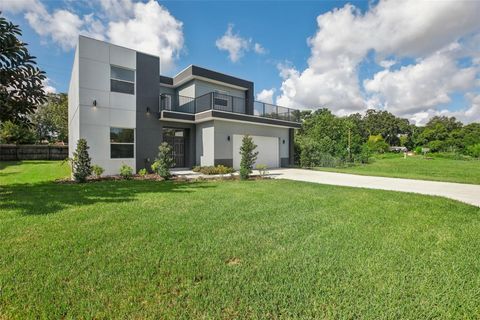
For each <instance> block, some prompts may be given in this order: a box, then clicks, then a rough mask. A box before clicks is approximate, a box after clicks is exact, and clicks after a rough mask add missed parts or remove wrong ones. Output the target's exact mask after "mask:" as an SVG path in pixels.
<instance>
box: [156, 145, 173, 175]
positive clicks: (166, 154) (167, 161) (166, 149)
mask: <svg viewBox="0 0 480 320" xmlns="http://www.w3.org/2000/svg"><path fill="white" fill-rule="evenodd" d="M173 164H174V162H173V157H172V147H171V146H170V145H169V144H168V143H167V142H162V143H161V144H160V146H159V147H158V155H157V159H155V162H154V163H153V164H152V170H153V171H155V172H156V173H157V174H158V175H159V176H160V177H162V178H163V179H165V180H168V179H169V178H170V177H171V173H170V168H171V167H172V166H173Z"/></svg>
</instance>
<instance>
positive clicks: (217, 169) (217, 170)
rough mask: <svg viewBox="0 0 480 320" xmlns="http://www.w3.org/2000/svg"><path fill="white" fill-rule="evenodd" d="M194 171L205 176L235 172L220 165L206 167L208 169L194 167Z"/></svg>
mask: <svg viewBox="0 0 480 320" xmlns="http://www.w3.org/2000/svg"><path fill="white" fill-rule="evenodd" d="M192 171H194V172H200V173H203V174H207V175H212V174H228V173H233V172H235V170H234V169H233V168H231V167H227V166H224V165H221V164H220V165H218V166H206V167H201V166H196V167H193V169H192Z"/></svg>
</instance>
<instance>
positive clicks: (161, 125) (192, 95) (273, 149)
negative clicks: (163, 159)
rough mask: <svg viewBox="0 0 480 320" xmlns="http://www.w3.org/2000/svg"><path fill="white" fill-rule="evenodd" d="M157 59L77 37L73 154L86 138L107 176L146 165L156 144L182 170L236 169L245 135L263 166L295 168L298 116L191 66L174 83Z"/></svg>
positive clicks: (248, 86)
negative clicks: (166, 150)
mask: <svg viewBox="0 0 480 320" xmlns="http://www.w3.org/2000/svg"><path fill="white" fill-rule="evenodd" d="M160 66H161V61H160V58H159V57H157V56H152V55H149V54H145V53H141V52H137V51H135V50H132V49H127V48H124V47H120V46H116V45H113V44H110V43H106V42H103V41H98V40H94V39H91V38H87V37H84V36H80V37H79V39H78V45H77V48H76V52H75V60H74V64H73V70H72V76H71V80H70V88H69V92H68V104H69V107H68V113H69V115H68V118H69V146H70V150H69V153H70V156H72V153H73V151H74V150H75V147H76V142H77V140H78V139H79V138H86V139H87V142H88V145H89V146H90V149H89V152H90V155H91V157H92V161H93V163H95V164H98V165H100V166H102V167H104V168H105V173H106V174H115V173H118V170H119V167H120V166H121V164H122V163H125V164H127V165H129V166H131V167H133V168H134V169H136V170H139V169H141V168H149V167H150V165H151V164H152V162H153V161H154V159H155V157H156V155H157V152H158V146H159V144H160V143H161V142H163V141H166V142H168V143H169V144H171V145H172V147H173V149H174V154H173V155H174V158H175V164H176V166H177V167H186V168H189V167H192V166H194V165H202V166H209V165H218V164H223V165H227V166H232V167H235V168H238V167H239V163H240V155H239V148H240V144H241V140H242V137H243V136H244V135H246V134H249V135H251V136H252V137H253V140H254V142H255V144H257V146H258V148H257V150H258V151H259V155H258V160H257V163H258V164H265V165H267V166H269V167H280V166H288V165H292V164H293V132H294V129H296V128H299V127H300V123H299V119H298V111H297V110H293V109H289V108H284V107H280V106H276V105H271V104H266V103H262V102H257V101H254V84H253V82H251V81H247V80H243V79H239V78H236V77H233V76H230V75H226V74H223V73H219V72H215V71H212V70H208V69H205V68H201V67H198V66H194V65H191V66H189V67H187V68H185V69H184V70H183V71H181V72H180V73H178V74H177V75H176V76H174V77H173V78H170V77H165V76H162V75H161V74H160Z"/></svg>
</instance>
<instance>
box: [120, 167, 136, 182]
mask: <svg viewBox="0 0 480 320" xmlns="http://www.w3.org/2000/svg"><path fill="white" fill-rule="evenodd" d="M120 176H121V177H122V178H123V179H125V180H129V179H131V178H132V176H133V169H132V167H130V166H128V165H126V164H125V163H123V164H122V165H121V166H120Z"/></svg>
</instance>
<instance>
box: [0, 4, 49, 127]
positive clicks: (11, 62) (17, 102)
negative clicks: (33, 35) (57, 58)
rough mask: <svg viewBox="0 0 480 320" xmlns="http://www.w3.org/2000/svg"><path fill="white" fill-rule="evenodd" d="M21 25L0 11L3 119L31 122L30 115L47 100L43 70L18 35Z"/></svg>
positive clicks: (0, 105)
mask: <svg viewBox="0 0 480 320" xmlns="http://www.w3.org/2000/svg"><path fill="white" fill-rule="evenodd" d="M21 35H22V32H21V30H20V28H19V27H18V26H17V25H14V24H13V23H11V22H10V21H8V20H6V19H5V18H4V17H3V16H2V12H1V11H0V122H1V123H3V122H6V121H12V122H13V123H17V124H19V123H23V124H29V123H30V119H29V117H28V116H29V115H30V114H32V113H33V112H34V111H35V109H36V108H37V106H38V105H40V104H42V103H44V102H45V92H44V88H43V81H44V80H45V79H46V77H45V72H43V71H41V70H40V69H39V68H38V67H37V66H36V62H35V57H33V56H31V55H30V53H29V52H28V50H27V45H26V43H24V42H22V41H21V40H20V39H19V37H20V36H21Z"/></svg>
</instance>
